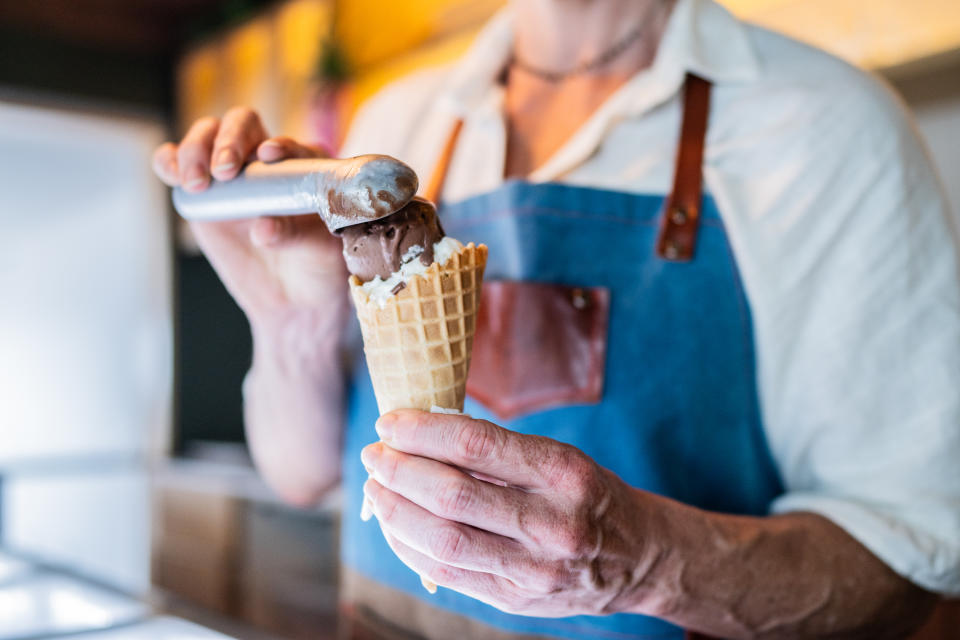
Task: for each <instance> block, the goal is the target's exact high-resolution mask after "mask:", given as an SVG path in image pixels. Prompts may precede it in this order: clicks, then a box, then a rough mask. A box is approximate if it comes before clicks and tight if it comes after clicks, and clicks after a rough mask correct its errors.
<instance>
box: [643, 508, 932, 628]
mask: <svg viewBox="0 0 960 640" xmlns="http://www.w3.org/2000/svg"><path fill="white" fill-rule="evenodd" d="M638 493H640V492H638ZM650 500H654V501H657V502H658V503H659V504H657V505H656V508H648V509H645V510H644V513H645V514H646V513H650V514H655V515H652V526H653V527H656V528H657V530H656V531H654V532H652V535H650V536H649V538H648V539H650V540H659V541H662V543H660V544H658V543H654V546H655V547H657V546H659V548H654V549H650V552H651V553H652V555H651V557H653V558H656V560H655V561H653V562H651V569H650V570H649V571H647V573H646V575H645V577H644V579H643V580H642V581H641V583H640V585H639V588H638V589H637V590H636V592H635V598H636V600H635V602H636V605H635V606H633V607H631V610H632V611H634V612H637V613H646V614H650V615H656V616H658V617H661V618H664V619H667V620H669V621H672V622H674V623H676V624H678V625H680V626H683V627H685V628H688V629H694V630H698V631H701V632H703V633H706V634H708V635H714V636H721V637H728V638H758V637H759V638H816V637H830V638H864V639H868V638H869V639H871V640H875V639H878V638H902V637H904V636H906V635H908V634H909V632H910V631H912V630H913V629H914V628H915V627H916V626H918V625H919V624H920V623H922V621H923V620H924V619H925V618H926V616H927V614H928V613H929V612H930V609H931V607H932V606H933V602H934V598H933V596H932V595H931V594H929V593H927V592H925V591H923V590H921V589H919V588H918V587H916V586H914V585H912V584H911V583H909V582H908V581H906V580H905V579H903V578H902V577H900V576H898V575H897V574H895V573H894V572H893V571H891V570H890V569H889V568H888V567H887V566H886V565H885V564H883V562H881V561H880V560H879V559H878V558H876V557H875V556H874V555H873V554H871V553H870V552H869V551H868V550H867V549H865V548H864V547H863V546H862V545H860V544H859V543H858V542H857V541H856V540H854V539H853V538H852V537H851V536H850V535H849V534H847V533H846V532H845V531H843V530H842V529H840V528H839V527H837V526H836V525H834V524H833V523H831V522H830V521H829V520H827V519H825V518H822V517H820V516H817V515H814V514H809V513H797V514H790V515H783V516H774V517H766V518H752V517H738V516H727V515H721V514H715V513H708V512H705V511H701V510H698V509H694V508H691V507H687V506H685V505H682V504H679V503H676V502H674V501H671V500H665V499H663V498H659V497H657V496H651V495H650V494H642V496H641V497H640V502H641V505H643V504H644V503H647V504H648V505H649V501H650Z"/></svg>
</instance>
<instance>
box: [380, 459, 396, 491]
mask: <svg viewBox="0 0 960 640" xmlns="http://www.w3.org/2000/svg"><path fill="white" fill-rule="evenodd" d="M399 464H400V462H399V456H397V455H396V454H394V453H389V452H387V451H384V452H383V454H382V455H381V460H380V463H379V465H378V470H379V471H380V474H381V475H382V476H383V479H384V482H385V483H386V484H387V486H390V485H392V484H393V482H394V480H395V479H396V477H397V467H398V466H399Z"/></svg>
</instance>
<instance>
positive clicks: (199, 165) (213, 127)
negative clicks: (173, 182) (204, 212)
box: [177, 118, 220, 191]
mask: <svg viewBox="0 0 960 640" xmlns="http://www.w3.org/2000/svg"><path fill="white" fill-rule="evenodd" d="M219 126H220V121H219V120H217V119H216V118H201V119H200V120H197V121H196V122H194V123H193V125H192V126H191V127H190V130H189V131H187V135H185V136H184V137H183V140H182V141H181V142H180V146H179V148H178V149H177V168H178V171H179V176H178V177H179V180H180V184H181V185H183V188H184V189H186V190H187V191H202V190H204V189H206V188H207V185H209V184H210V153H211V151H212V149H213V141H214V138H215V137H216V135H217V129H218V128H219Z"/></svg>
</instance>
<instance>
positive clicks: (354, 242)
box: [338, 197, 444, 282]
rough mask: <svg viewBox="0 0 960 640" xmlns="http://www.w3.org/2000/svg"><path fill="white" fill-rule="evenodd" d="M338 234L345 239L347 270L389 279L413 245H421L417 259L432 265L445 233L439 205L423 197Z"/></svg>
mask: <svg viewBox="0 0 960 640" xmlns="http://www.w3.org/2000/svg"><path fill="white" fill-rule="evenodd" d="M338 234H339V235H341V236H342V238H343V257H344V259H345V260H346V261H347V269H348V270H349V271H350V273H352V274H353V275H355V276H357V277H358V278H360V280H362V281H363V282H369V281H370V280H373V279H374V278H375V277H377V276H380V277H381V278H383V279H384V280H386V279H387V278H389V277H390V274H392V273H394V272H396V271H399V270H400V265H401V264H402V263H403V257H404V256H405V255H406V256H408V257H409V254H408V252H409V251H410V249H411V247H420V248H421V249H422V253H420V255H419V257H418V258H417V259H419V260H420V261H421V262H423V264H424V265H425V266H430V265H431V264H432V263H433V245H434V243H435V242H438V241H439V240H441V239H443V235H444V234H443V228H442V227H441V226H440V221H439V220H438V219H437V209H436V207H434V206H433V204H432V203H431V202H430V201H429V200H425V199H423V198H420V197H416V198H414V199H413V200H411V201H410V202H409V203H408V204H407V205H406V206H405V207H403V208H402V209H400V210H399V211H397V212H396V213H393V214H391V215H389V216H387V217H385V218H380V219H379V220H374V221H372V222H365V223H363V224H355V225H351V226H349V227H344V228H342V229H340V230H339V231H338Z"/></svg>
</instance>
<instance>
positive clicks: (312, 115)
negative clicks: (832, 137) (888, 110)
mask: <svg viewBox="0 0 960 640" xmlns="http://www.w3.org/2000/svg"><path fill="white" fill-rule="evenodd" d="M722 2H723V4H725V5H726V6H727V7H728V8H729V9H730V10H731V11H733V12H734V13H736V14H737V15H739V16H741V17H743V18H744V19H746V20H749V21H751V22H755V23H757V24H760V25H763V26H765V27H768V28H771V29H774V30H776V31H780V32H783V33H786V34H788V35H790V36H792V37H794V38H797V39H799V40H802V41H804V42H808V43H811V44H813V45H815V46H818V47H821V48H824V49H826V50H828V51H831V52H832V53H834V54H836V55H839V56H841V57H843V58H845V59H847V60H849V61H850V62H852V63H854V64H857V65H860V66H862V67H864V68H870V69H882V68H890V67H897V66H900V65H904V64H907V63H912V62H915V61H917V60H921V59H926V58H929V57H931V56H936V55H938V54H942V53H944V52H947V51H954V50H960V2H958V1H957V0H911V1H910V2H905V1H903V0H871V1H869V2H868V1H865V0H722ZM502 5H503V0H390V1H386V0H288V1H287V2H283V3H281V4H280V5H279V6H278V7H276V8H274V9H272V10H269V11H267V12H265V13H263V14H261V15H260V16H258V17H257V18H255V19H253V20H252V21H249V22H247V23H245V24H244V25H241V26H239V27H236V28H234V29H232V30H230V31H227V32H224V33H222V34H220V35H219V36H217V37H214V38H212V39H207V40H206V41H205V42H204V43H203V44H202V45H199V46H197V47H195V48H194V49H192V50H191V51H190V52H189V53H188V54H187V55H186V56H185V57H184V58H183V61H182V63H181V65H180V67H179V73H178V86H179V89H180V90H179V91H178V92H177V95H178V99H179V109H178V111H179V120H180V122H181V123H189V122H191V121H193V120H194V119H195V118H197V117H199V116H201V115H207V114H213V113H222V112H223V110H225V109H226V108H228V107H229V106H230V105H233V104H250V105H253V106H255V107H257V108H258V110H259V111H260V113H261V114H262V116H263V118H264V120H265V121H266V123H267V125H268V128H269V129H270V130H271V131H282V132H284V133H287V134H290V135H295V136H302V137H308V138H313V139H321V141H324V142H331V141H330V140H326V138H328V137H332V138H338V137H339V136H341V135H342V133H343V130H344V129H345V127H346V126H347V123H348V122H349V119H350V116H351V114H352V113H353V112H354V111H355V109H356V107H357V106H358V105H359V104H361V103H362V102H363V101H364V100H366V99H367V98H369V97H370V96H371V95H372V94H374V93H376V91H377V90H379V89H380V88H381V87H383V86H384V85H385V84H387V83H388V82H390V81H391V80H394V79H396V78H398V77H400V76H402V75H404V74H406V73H409V72H410V71H413V70H415V69H417V68H421V67H424V66H430V65H434V64H440V63H444V62H447V61H449V60H452V59H454V58H456V57H457V56H458V55H459V54H460V53H462V52H463V51H464V50H465V49H466V47H467V46H468V45H469V43H470V41H471V40H472V38H473V36H474V35H475V34H476V31H477V30H478V29H479V27H480V26H481V25H482V23H483V22H484V21H485V20H486V19H487V18H488V17H489V16H490V15H491V14H492V13H493V12H494V11H496V10H497V8H499V7H500V6H502ZM324 42H331V43H333V44H334V45H335V46H336V49H337V51H338V53H339V54H340V56H341V57H342V62H344V63H345V65H346V70H347V72H348V79H349V81H348V82H345V83H338V85H337V87H336V92H335V95H330V94H329V93H323V94H322V96H321V97H320V98H318V96H317V90H318V86H319V85H320V84H322V83H321V82H319V80H320V78H321V76H322V73H321V69H322V68H324V65H323V64H322V62H321V57H322V52H323V43H324ZM327 71H328V72H329V67H327ZM318 103H320V107H319V109H318ZM318 111H323V112H324V114H323V116H322V117H318V116H317V112H318ZM324 132H325V133H324ZM334 142H335V140H334Z"/></svg>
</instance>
